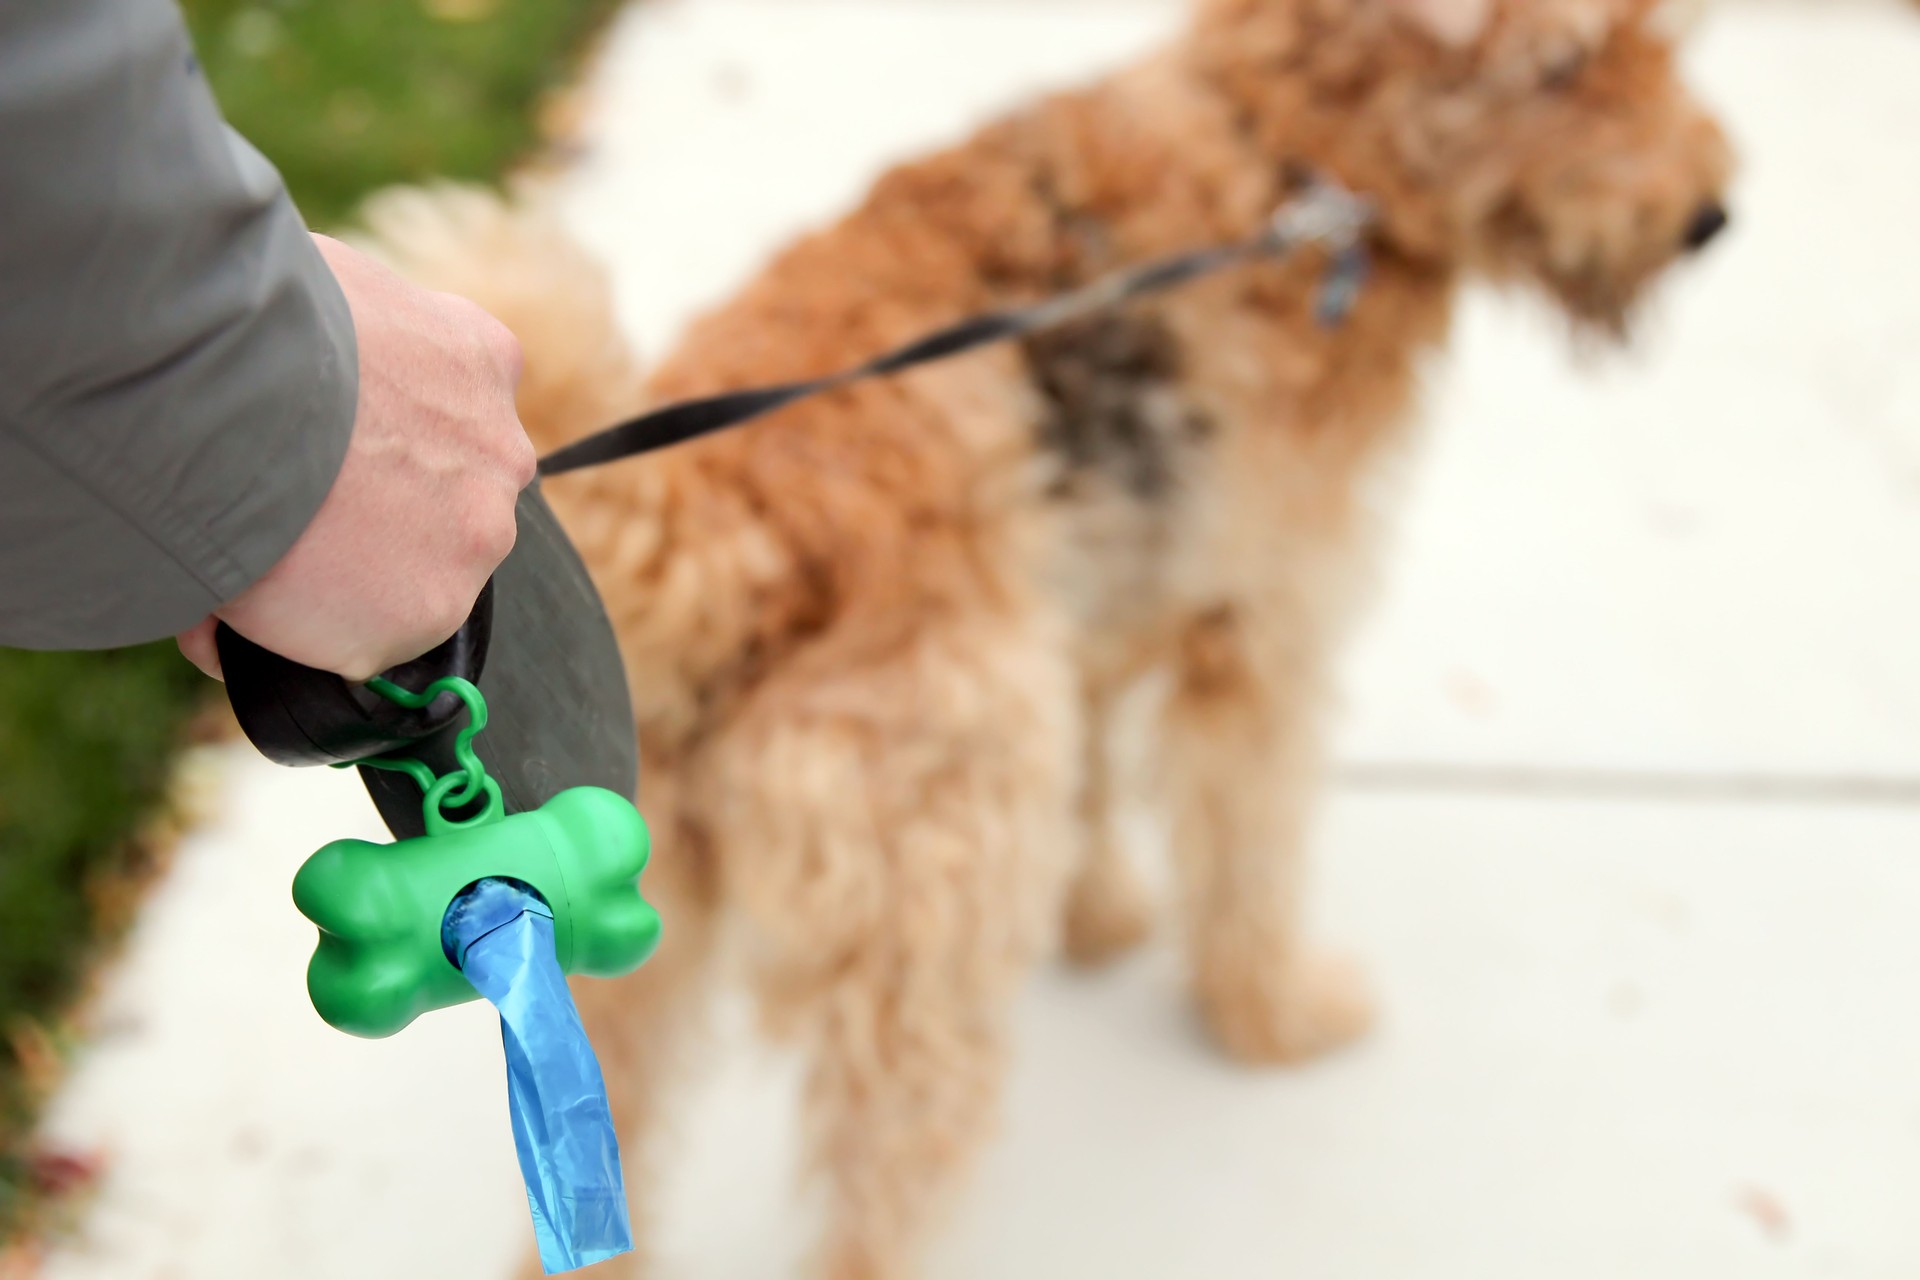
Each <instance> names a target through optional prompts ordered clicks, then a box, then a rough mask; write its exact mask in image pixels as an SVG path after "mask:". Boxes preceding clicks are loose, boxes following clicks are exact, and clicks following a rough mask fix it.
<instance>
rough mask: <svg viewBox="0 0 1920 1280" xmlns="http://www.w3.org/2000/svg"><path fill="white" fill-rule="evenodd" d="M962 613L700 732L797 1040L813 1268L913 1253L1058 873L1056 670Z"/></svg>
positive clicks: (988, 1108)
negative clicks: (725, 777)
mask: <svg viewBox="0 0 1920 1280" xmlns="http://www.w3.org/2000/svg"><path fill="white" fill-rule="evenodd" d="M1001 626H1004V624H1001ZM972 632H973V633H972V634H970V635H964V636H959V635H953V634H950V633H946V632H945V631H944V630H943V633H942V634H940V635H937V636H933V637H928V638H925V639H922V640H919V641H916V642H913V643H912V644H910V646H908V647H909V648H910V650H911V651H910V652H908V653H905V654H903V655H901V656H898V657H894V658H889V659H888V660H886V661H883V662H880V663H876V664H872V665H869V666H866V667H864V668H860V669H857V670H846V669H844V668H843V669H840V670H837V671H835V672H834V673H833V674H828V673H826V672H824V671H822V670H821V669H820V667H819V666H814V665H811V664H809V670H808V674H807V676H806V678H805V679H801V678H799V675H798V672H797V671H794V672H791V673H790V674H789V675H788V676H786V677H783V678H782V679H781V680H778V681H775V682H771V684H770V686H769V687H767V688H764V689H763V690H762V691H761V692H760V693H759V694H757V695H756V699H755V704H754V705H753V706H752V707H750V708H749V709H748V710H747V711H746V712H745V713H744V714H743V716H742V717H741V718H740V720H739V721H738V722H737V723H736V725H735V726H733V727H732V728H731V729H730V731H729V735H728V736H729V738H730V739H731V742H730V745H728V746H726V747H725V748H723V751H724V754H725V755H726V756H727V757H728V761H729V763H728V764H727V771H728V774H729V776H730V777H731V779H732V782H731V783H730V785H729V786H728V788H727V792H728V802H727V804H726V806H725V818H726V829H725V833H724V846H723V847H724V849H725V850H726V859H727V862H726V865H727V884H728V896H729V900H730V901H732V902H737V903H739V904H740V906H741V908H742V910H743V912H744V914H745V920H746V924H747V936H746V939H745V940H746V942H747V943H748V949H749V956H750V958H751V959H752V960H753V961H754V964H755V970H756V973H757V975H758V978H759V987H760V993H761V1002H762V1007H763V1010H764V1011H765V1015H766V1018H767V1022H768V1024H769V1026H770V1028H771V1029H772V1030H774V1031H775V1033H776V1034H781V1035H786V1036H792V1037H794V1038H797V1039H798V1040H799V1041H800V1043H801V1044H802V1045H803V1046H804V1048H805V1051H806V1053H807V1055H808V1057H809V1069H808V1077H807V1084H806V1094H805V1110H806V1115H805V1121H806V1123H805V1129H806V1133H807V1141H808V1153H809V1163H810V1167H811V1170H812V1172H813V1173H814V1174H816V1175H817V1176H818V1177H819V1178H821V1180H822V1181H823V1182H824V1184H825V1191H826V1196H825V1202H826V1210H827V1224H826V1235H825V1239H824V1242H823V1245H822V1250H821V1254H820V1256H819V1270H820V1273H821V1274H824V1275H825V1276H827V1277H830V1278H831V1280H881V1278H885V1280H896V1278H898V1277H902V1276H906V1275H910V1274H911V1273H912V1271H913V1270H914V1268H915V1265H916V1263H917V1260H918V1257H919V1254H920V1252H921V1247H922V1245H923V1243H924V1241H925V1238H926V1236H927V1233H928V1231H929V1230H930V1228H931V1227H932V1226H933V1225H934V1223H935V1221H936V1220H937V1218H938V1216H939V1213H940V1210H941V1209H942V1208H943V1207H944V1205H945V1203H946V1201H947V1200H948V1199H950V1197H951V1194H952V1193H953V1192H954V1191H955V1189H956V1188H957V1186H958V1184H959V1183H960V1181H961V1179H962V1177H963V1175H964V1173H965V1171H966V1169H967V1167H968V1165H969V1164H970V1163H971V1161H972V1158H973V1156H974V1155H975V1153H976V1152H977V1151H978V1150H979V1148H980V1146H981V1145H982V1143H983V1142H984V1141H985V1139H986V1138H987V1136H988V1135H989V1133H990V1131H991V1129H992V1126H993V1122H994V1118H995V1112H996V1109H997V1104H998V1101H999V1095H1000V1090H1001V1083H1002V1075H1003V1074H1004V1070H1005V1064H1006V1056H1007V1043H1008V1034H1009V1026H1008V1023H1009V1016H1010V1006H1011V1004H1012V1001H1013V997H1014V994H1015V991H1016V989H1017V987H1018V981H1019V979H1020V977H1021V976H1022V975H1023V974H1025V973H1026V972H1028V970H1029V969H1030V967H1031V966H1032V965H1033V963H1034V962H1035V961H1036V959H1037V958H1038V956H1039V955H1040V954H1041V953H1042V951H1043V950H1044V943H1045V941H1046V938H1047V937H1048V935H1049V934H1050V933H1051V932H1052V927H1053V925H1054V922H1055V920H1057V916H1056V915H1055V913H1056V912H1057V911H1058V910H1059V906H1060V900H1061V896H1062V893H1063V889H1064V881H1065V878H1066V871H1067V867H1068V862H1069V856H1070V853H1071V848H1070V846H1069V831H1068V821H1069V814H1070V810H1071V806H1072V775H1073V773H1074V772H1075V767H1074V758H1073V747H1074V744H1075V741H1076V736H1075V734H1074V730H1073V724H1072V722H1073V720H1074V719H1075V718H1076V699H1075V697H1074V686H1073V684H1072V682H1071V678H1070V676H1069V675H1068V673H1067V670H1066V665H1065V663H1064V661H1063V660H1059V659H1057V658H1056V657H1055V656H1053V655H1052V654H1051V653H1050V652H1048V650H1047V646H1045V645H1044V644H1041V643H1038V642H1035V641H1031V640H1027V639H1023V638H1022V637H1020V636H1018V635H1014V634H1010V633H1009V632H1007V631H1005V630H1002V629H1001V628H1000V626H987V627H981V628H978V629H972ZM823 665H824V664H823ZM836 665H837V664H836Z"/></svg>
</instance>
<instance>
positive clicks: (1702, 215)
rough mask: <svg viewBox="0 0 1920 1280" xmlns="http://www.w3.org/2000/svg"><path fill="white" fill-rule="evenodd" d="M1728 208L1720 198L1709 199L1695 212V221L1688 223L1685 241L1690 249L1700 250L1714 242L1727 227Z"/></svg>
mask: <svg viewBox="0 0 1920 1280" xmlns="http://www.w3.org/2000/svg"><path fill="white" fill-rule="evenodd" d="M1727 222H1728V218H1727V210H1726V206H1724V205H1722V204H1721V203H1720V202H1719V201H1718V200H1709V201H1707V202H1706V203H1705V204H1703V205H1701V206H1700V208H1699V209H1698V210H1697V211H1696V212H1695V213H1694V215H1693V221H1692V222H1689V223H1688V224H1687V234H1686V237H1685V243H1686V246H1687V248H1688V249H1689V250H1692V251H1695V252H1697V251H1699V250H1701V249H1704V248H1706V247H1707V245H1709V244H1711V243H1712V242H1713V238H1714V237H1715V236H1717V235H1719V234H1720V233H1721V232H1722V231H1725V230H1726V229H1727Z"/></svg>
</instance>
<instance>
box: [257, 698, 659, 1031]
mask: <svg viewBox="0 0 1920 1280" xmlns="http://www.w3.org/2000/svg"><path fill="white" fill-rule="evenodd" d="M371 687H373V688H374V689H375V690H376V691H378V692H379V693H381V694H382V695H383V696H385V697H388V698H392V699H393V700H395V701H397V702H401V703H402V704H403V705H416V706H417V705H424V703H426V702H427V701H431V700H432V699H433V698H434V697H436V696H438V695H439V694H440V693H442V692H444V691H449V690H450V691H452V692H455V693H457V694H458V695H459V696H460V697H461V698H462V699H464V700H465V701H466V703H467V706H468V709H469V712H470V718H469V724H468V726H467V728H466V730H464V731H463V732H462V733H461V734H460V737H459V741H458V744H457V747H456V756H457V758H458V760H459V762H460V765H461V767H460V768H458V769H456V770H454V771H453V772H452V773H449V774H447V775H445V776H444V777H441V778H435V777H433V775H432V772H431V770H429V769H428V768H427V767H426V766H425V765H424V764H421V763H420V762H419V761H417V760H371V761H366V762H365V763H367V764H370V765H375V766H378V767H386V768H396V769H401V770H404V771H406V772H408V773H410V774H412V775H413V776H414V778H415V780H416V781H418V782H419V783H420V784H421V789H422V791H423V792H424V795H423V796H422V803H423V804H424V806H425V816H426V827H427V834H426V835H424V836H421V837H419V838H418V839H414V840H402V841H399V842H398V843H395V844H372V843H370V842H368V841H365V840H336V841H334V842H333V843H332V844H329V845H327V846H326V847H325V848H323V849H321V850H320V851H319V852H318V853H316V854H314V855H313V856H312V857H311V858H309V859H307V862H306V864H305V865H304V866H302V867H301V868H300V871H299V874H298V875H296V876H295V877H294V881H293V901H294V905H295V906H297V907H298V908H299V909H300V913H301V914H302V915H304V916H306V917H307V919H309V920H311V921H312V922H313V923H314V924H315V925H316V926H317V927H318V928H319V930H320V943H319V946H318V947H317V948H315V950H314V953H313V960H312V962H311V963H310V964H309V965H308V966H307V992H308V994H309V995H310V996H312V998H313V1007H314V1008H315V1009H316V1010H317V1011H318V1012H319V1014H320V1016H321V1017H322V1018H324V1019H325V1020H326V1021H327V1022H328V1023H329V1024H330V1025H332V1026H334V1027H337V1028H338V1029H340V1030H341V1031H345V1032H348V1033H349V1034H352V1035H357V1036H366V1037H370V1038H379V1037H383V1036H390V1035H393V1034H394V1033H395V1032H398V1031H400V1030H402V1029H403V1028H405V1027H406V1026H407V1025H408V1024H409V1023H411V1022H412V1021H413V1020H414V1019H415V1018H417V1017H419V1016H420V1015H421V1014H423V1013H427V1012H430V1011H431V1010H434V1009H445V1008H450V1007H452V1006H453V1005H457V1004H464V1003H465V1002H467V1001H469V1000H477V999H479V998H480V993H479V992H478V991H476V990H475V989H474V987H473V984H472V983H470V982H468V981H467V978H466V975H465V974H463V973H461V972H460V970H459V969H458V968H457V967H456V966H455V964H454V962H453V960H452V959H451V958H450V957H449V956H448V955H447V954H446V951H445V950H444V948H443V945H442V942H441V936H440V926H441V921H442V919H443V918H444V917H445V915H446V912H447V908H448V906H449V905H451V904H452V902H453V900H454V899H455V898H456V897H458V896H459V895H460V894H461V893H462V892H463V891H464V890H465V889H467V887H468V886H470V885H472V884H473V883H474V882H476V881H478V880H483V879H486V878H488V877H490V876H496V877H502V878H508V879H514V880H519V881H522V882H524V883H526V884H528V885H531V886H532V887H533V888H534V890H535V891H537V892H538V893H539V894H540V896H541V897H543V898H545V899H546V901H547V905H548V906H549V907H551V908H552V910H553V923H554V942H555V945H556V947H557V949H558V951H559V960H560V967H561V968H562V969H564V970H566V972H568V973H570V974H577V975H581V976H585V977H596V978H612V977H619V976H621V975H622V974H626V973H631V972H632V971H633V970H635V969H637V968H639V967H640V965H641V964H643V963H645V961H646V960H647V958H648V957H649V956H651V955H652V954H653V951H654V948H655V947H656V946H658V945H659V940H660V916H659V914H658V913H657V912H655V911H654V909H653V908H652V907H651V906H649V905H648V904H647V902H646V900H645V899H643V898H642V897H641V896H640V885H639V880H640V873H641V872H642V871H643V870H645V869H646V865H647V857H648V851H649V841H648V836H647V827H646V823H645V821H644V820H642V818H641V817H640V814H639V812H638V811H637V810H636V809H635V808H634V807H633V805H632V803H631V802H629V801H628V800H627V799H626V797H624V796H620V795H616V794H615V793H613V792H611V791H606V790H603V789H601V788H599V787H575V788H574V789H572V790H570V791H563V792H561V793H560V794H559V795H557V796H555V797H554V798H553V799H551V800H549V801H548V802H547V803H546V804H544V805H542V806H541V807H540V808H539V809H536V810H534V811H532V812H529V813H518V814H514V815H513V816H511V817H508V816H506V814H505V812H504V808H503V806H502V803H501V798H500V786H499V784H498V783H497V782H495V781H494V780H493V779H492V778H490V777H488V776H487V773H486V769H485V766H484V765H482V764H481V762H480V759H479V756H478V755H477V754H475V752H474V751H473V737H474V735H476V734H478V733H479V732H480V731H481V730H482V729H484V728H485V727H486V700H485V698H484V697H482V696H481V694H480V691H479V690H478V689H477V688H475V687H474V686H473V685H472V684H471V683H469V682H468V681H465V680H461V679H458V678H454V679H449V680H442V681H438V682H436V683H435V684H434V685H433V686H432V687H431V688H429V689H427V690H426V691H425V692H424V693H421V694H413V693H409V692H407V691H406V690H403V689H399V688H397V687H395V686H393V685H391V684H389V683H387V682H385V681H376V682H372V683H371ZM483 797H484V800H485V803H484V804H483V805H482V806H481V808H480V810H479V812H478V813H477V814H474V815H473V816H470V817H466V818H463V819H458V820H456V819H453V818H449V817H447V816H446V810H447V809H453V810H456V811H458V810H460V809H461V808H463V807H466V806H468V805H471V804H472V803H473V802H474V801H475V800H478V799H481V798H483Z"/></svg>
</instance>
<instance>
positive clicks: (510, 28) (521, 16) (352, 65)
mask: <svg viewBox="0 0 1920 1280" xmlns="http://www.w3.org/2000/svg"><path fill="white" fill-rule="evenodd" d="M614 7H615V5H614V3H613V0H275V2H273V3H265V4H249V3H245V0H189V2H188V5H187V8H188V12H189V17H190V19H191V21H192V25H193V30H194V38H195V42H196V44H197V45H198V47H199V50H200V58H201V61H202V63H203V64H204V65H205V67H206V69H207V74H208V76H209V77H210V78H211V80H212V83H213V86H214V89H215V91H216V92H217V93H218V94H219V96H220V101H221V104H222V105H223V106H224V108H225V109H226V112H227V116H228V118H229V119H231V120H232V121H233V122H234V123H235V124H236V125H237V126H238V127H239V128H240V129H241V131H242V132H244V133H245V134H246V135H247V136H248V137H249V138H250V139H252V141H253V142H254V144H255V145H256V146H258V147H259V148H260V149H261V150H262V151H264V152H265V153H266V154H267V156H268V158H270V159H271V160H273V161H274V163H276V164H277V165H279V167H280V171H281V173H282V174H284V175H285V177H286V179H287V184H288V186H289V187H290V188H291V189H292V191H293V193H294V196H295V198H296V199H297V200H298V201H299V202H300V207H301V209H302V210H303V211H304V212H305V213H306V215H307V219H308V221H309V222H310V223H311V224H313V225H314V226H317V227H325V226H328V225H331V224H333V223H335V222H337V221H339V220H340V219H342V218H344V217H345V216H346V215H347V214H348V213H349V211H350V210H351V209H352V207H353V205H354V204H355V202H357V201H358V200H359V199H360V198H361V197H362V196H364V195H365V194H366V193H367V192H369V191H371V190H373V189H375V188H377V187H381V186H385V185H387V184H389V183H393V182H402V181H410V180H413V179H417V178H420V177H424V176H427V175H440V176H444V177H451V178H463V179H478V180H489V179H492V178H493V177H495V176H497V175H498V174H499V173H500V171H501V169H502V167H503V165H504V164H505V163H506V162H507V161H509V160H511V159H512V158H513V157H514V156H515V155H516V154H517V153H519V152H521V151H522V150H524V149H525V148H527V147H528V146H530V145H531V144H532V142H533V141H534V112H533V110H532V108H533V106H534V104H535V103H536V101H537V99H538V97H539V95H540V94H541V93H542V92H543V91H545V90H546V89H548V88H550V87H552V86H554V85H555V84H556V83H558V82H559V81H560V80H561V78H562V77H563V76H564V75H565V73H566V72H567V71H568V70H569V68H570V67H571V61H572V57H573V55H574V53H575V52H576V51H577V49H578V48H579V46H580V44H581V42H582V41H583V39H584V38H585V37H586V36H587V35H588V34H589V33H590V32H591V31H592V30H593V29H594V27H595V26H596V25H597V24H598V22H599V20H600V19H601V18H602V17H603V16H604V15H605V14H607V13H608V12H610V11H611V10H612V9H613V8H614Z"/></svg>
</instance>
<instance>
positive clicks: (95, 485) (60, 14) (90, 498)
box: [0, 0, 357, 648]
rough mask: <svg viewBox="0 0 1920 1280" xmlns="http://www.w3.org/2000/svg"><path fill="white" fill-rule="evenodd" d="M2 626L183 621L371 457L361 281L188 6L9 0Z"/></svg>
mask: <svg viewBox="0 0 1920 1280" xmlns="http://www.w3.org/2000/svg"><path fill="white" fill-rule="evenodd" d="M0 193H4V194H3V195H0V644H7V645H15V646H24V647H34V648H95V647H106V646H112V645H119V644H127V643H132V642H136V641H142V640H149V639H154V638H158V637H161V636H166V635H171V634H173V633H175V632H177V631H181V630H184V629H185V628H187V627H188V626H191V625H192V624H194V623H195V622H197V621H199V620H200V619H201V618H203V617H205V616H206V615H208V614H209V613H211V612H212V611H213V610H214V609H216V608H217V607H219V606H220V605H221V604H223V603H224V602H226V601H228V600H230V599H232V598H233V597H235V596H237V595H239V594H240V593H241V592H242V591H244V590H245V589H246V588H247V587H248V586H250V585H251V584H253V583H254V582H255V581H257V580H258V579H259V578H260V577H261V576H262V575H264V574H265V573H266V572H267V571H268V570H269V569H270V568H272V567H273V566H274V564H276V563H277V562H278V561H279V560H280V558H281V557H282V556H283V555H284V554H285V553H286V551H287V550H288V548H290V547H291V546H292V545H293V544H294V542H295V541H296V540H297V539H298V538H299V537H300V535H301V533H302V532H303V531H304V530H305V529H306V527H307V525H308V523H309V521H310V520H311V519H312V518H313V515H314V513H315V512H316V511H317V510H318V509H319V507H320V505H321V503H322V501H323V500H324V498H325V497H326V495H327V492H328V490H329V488H330V487H331V485H332V483H333V481H334V478H335V476H336V475H337V473H338V472H339V469H340V464H341V461H342V459H343V458H344V456H345V453H346V448H347V443H348V438H349V436H350V434H351V432H352V427H353V419H354V409H355V397H356V368H357V363H356V353H355V348H354V335H353V326H352V322H351V319H350V318H349V315H348V312H347V306H346V302H345V299H344V298H343V297H342V295H341V292H340V289H339V287H338V285H337V284H336V283H335V281H334V279H333V277H332V275H331V273H330V272H329V271H328V269H327V267H326V264H325V263H324V262H323V261H322V259H321V258H320V256H319V254H318V252H317V251H316V250H315V248H314V246H313V244H312V241H311V240H310V238H309V237H308V236H307V234H306V231H305V228H304V227H303V225H302V224H301V221H300V218H299V215H298V213H297V212H296V211H295V210H294V208H293V206H292V204H291V203H290V201H289V200H288V199H287V196H286V194H285V192H284V190H283V189H282V187H281V184H280V182H279V179H278V177H277V176H276V175H275V174H274V172H273V170H272V169H271V167H270V166H269V165H268V164H267V163H266V162H265V161H264V160H263V159H262V158H261V157H260V156H259V155H257V154H256V153H254V152H253V151H252V150H251V149H250V148H248V147H247V146H246V145H245V143H243V142H241V141H240V140H239V139H238V138H236V137H234V136H233V135H232V134H231V133H230V132H229V131H228V130H227V129H226V128H225V127H224V125H223V124H222V123H221V120H220V116H219V113H218V110H217V109H216V107H215V106H214V103H213V100H212V97H211V95H210V94H209V93H208V90H207V87H206V85H205V83H204V81H203V79H202V77H201V75H200V73H199V70H198V68H197V65H196V64H195V63H194V61H193V58H192V53H191V49H190V46H189V44H188V41H187V38H186V35H185V33H184V30H183V28H182V25H181V22H180V18H179V15H178V13H177V11H176V10H175V8H174V6H173V4H172V3H171V0H4V3H0Z"/></svg>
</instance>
